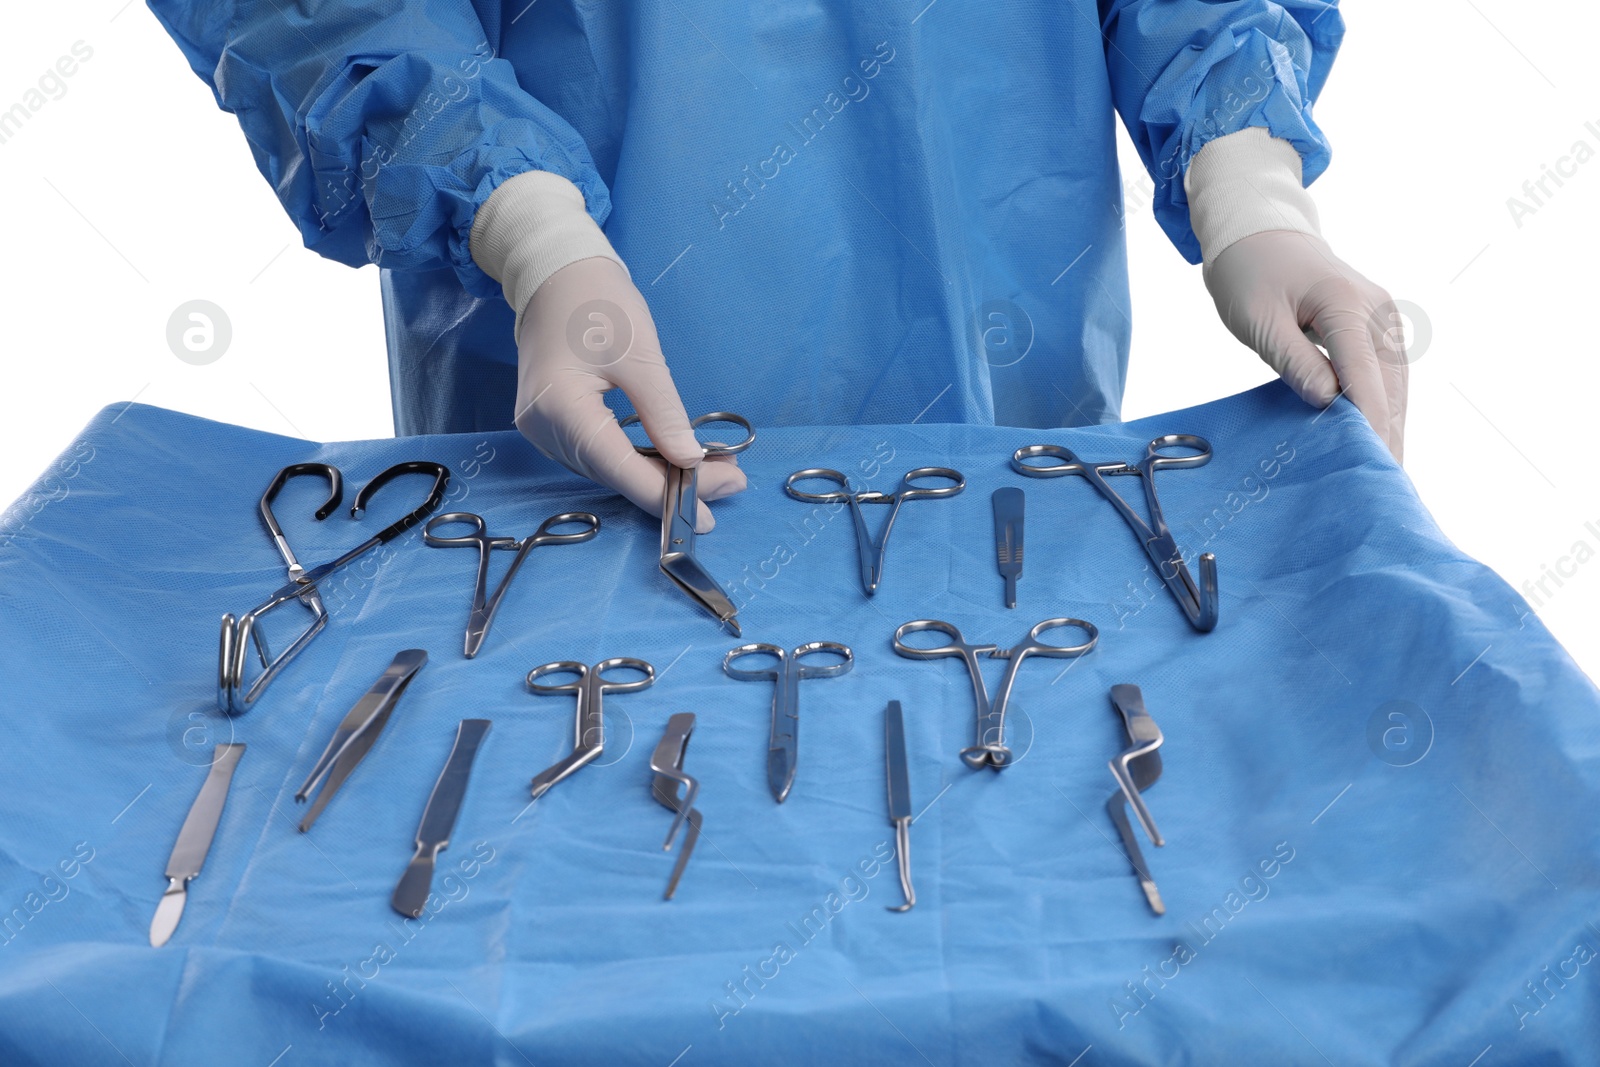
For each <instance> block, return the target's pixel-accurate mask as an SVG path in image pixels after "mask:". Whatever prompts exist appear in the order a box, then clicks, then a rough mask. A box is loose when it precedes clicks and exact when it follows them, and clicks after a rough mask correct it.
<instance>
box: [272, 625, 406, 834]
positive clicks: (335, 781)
mask: <svg viewBox="0 0 1600 1067" xmlns="http://www.w3.org/2000/svg"><path fill="white" fill-rule="evenodd" d="M427 662H428V654H427V653H426V652H424V651H423V650H422V649H420V648H408V649H406V650H405V651H404V652H401V653H400V654H399V655H397V656H395V658H394V660H393V661H392V662H391V663H390V664H389V668H388V670H386V671H384V672H383V674H382V675H381V676H379V678H378V680H377V681H376V682H374V683H373V686H372V688H371V689H368V690H367V693H366V695H365V696H363V697H362V698H361V699H360V700H358V701H356V705H355V707H353V708H351V709H350V712H349V714H347V715H346V716H345V717H344V721H343V722H341V723H339V727H338V729H336V730H334V731H333V737H332V738H330V739H329V741H328V747H327V748H325V749H323V750H322V756H321V758H319V759H318V760H317V763H316V766H314V767H312V768H311V773H310V774H309V775H308V776H307V777H306V780H305V781H304V782H302V783H301V784H300V791H299V792H297V793H296V794H295V795H294V799H295V802H296V803H298V804H304V803H305V802H306V798H307V797H309V796H310V795H311V791H312V790H313V789H315V788H316V787H317V783H318V782H319V781H321V780H322V779H323V778H324V777H326V778H327V781H326V782H324V783H323V786H322V791H321V792H319V793H318V794H317V799H316V800H315V801H313V802H312V804H311V810H309V811H307V812H306V817H305V818H304V819H301V820H300V832H301V833H305V832H306V831H307V830H309V829H311V824H312V823H314V822H316V821H317V816H318V815H321V814H322V809H323V808H325V807H327V806H328V801H330V800H332V799H333V795H334V794H335V793H337V792H338V791H339V787H340V786H341V785H343V784H344V780H345V779H346V778H348V777H350V772H351V771H353V770H355V769H356V764H358V763H360V762H361V760H362V758H363V757H364V756H366V754H367V753H368V752H369V751H370V750H371V749H372V746H373V745H374V744H375V743H377V740H378V735H379V734H381V733H382V732H383V728H384V726H385V725H386V724H387V723H388V722H389V716H390V714H391V713H392V712H393V711H394V708H395V705H396V704H398V703H399V702H400V698H401V697H402V696H403V695H404V694H405V691H406V687H407V686H409V685H410V684H411V679H412V678H414V677H416V674H417V672H418V671H419V670H421V669H422V666H423V664H425V663H427Z"/></svg>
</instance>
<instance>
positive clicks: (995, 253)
mask: <svg viewBox="0 0 1600 1067" xmlns="http://www.w3.org/2000/svg"><path fill="white" fill-rule="evenodd" d="M149 3H150V7H151V8H152V9H153V10H154V12H155V13H156V15H157V17H158V18H160V20H161V21H162V23H163V24H164V25H165V26H166V28H167V30H168V31H169V32H170V33H171V35H172V36H173V38H174V39H175V40H176V41H177V43H178V45H179V47H180V48H181V49H182V50H183V53H184V55H185V56H186V57H187V58H188V60H189V63H190V65H191V66H192V67H193V69H194V70H195V72H196V73H197V74H199V75H200V77H201V78H202V79H204V80H205V81H206V82H207V83H208V84H209V85H210V86H211V88H212V90H213V91H214V93H215V95H216V98H217V101H218V103H219V104H220V105H221V106H222V107H223V108H224V109H226V110H228V111H230V112H232V113H234V114H235V115H237V116H238V119H239V123H240V125H241V126H242V127H243V129H244V133H245V137H246V139H247V140H248V141H249V144H250V148H251V150H252V151H253V152H254V154H255V158H256V162H257V164H258V166H259V167H260V170H261V172H262V174H263V175H264V176H265V177H266V178H267V180H268V181H270V182H271V183H272V186H273V189H274V190H275V192H276V193H277V195H278V198H279V199H280V200H281V201H282V203H283V206H284V208H285V209H286V210H287V211H288V212H289V215H290V216H291V217H292V218H293V219H294V222H295V224H296V225H297V226H298V227H299V229H300V233H301V235H302V237H303V238H304V241H305V244H306V246H307V247H309V248H312V249H314V250H316V251H317V252H319V253H321V254H322V255H324V256H328V257H330V258H333V259H336V260H339V261H340V262H344V263H349V264H352V265H360V264H364V263H376V264H377V265H378V266H379V267H380V268H381V273H382V289H383V307H384V323H385V327H386V330H387V334H388V347H389V362H390V380H391V386H392V391H393V398H394V415H395V428H396V431H397V432H398V433H401V434H414V433H437V432H456V431H471V430H486V429H501V428H509V427H510V425H512V423H515V425H516V426H517V427H518V428H519V429H520V430H521V431H522V432H523V434H524V435H525V436H527V438H528V439H529V440H530V441H532V442H533V444H534V445H535V446H537V447H538V448H539V449H540V450H541V451H542V452H544V453H545V454H546V455H548V456H550V457H552V458H554V459H556V460H559V461H560V462H562V463H564V464H566V465H567V466H568V467H570V468H571V469H573V470H575V471H577V472H579V473H581V474H583V475H585V476H587V477H590V478H592V479H594V480H595V481H598V482H601V483H603V484H605V485H608V486H611V487H612V488H614V489H616V490H617V491H618V492H620V493H622V494H623V495H625V496H627V497H628V498H629V499H631V500H633V501H634V502H635V503H636V504H638V505H639V506H640V507H642V508H645V509H646V510H650V511H658V510H659V508H660V504H661V498H662V490H663V481H662V473H661V468H660V465H659V461H653V460H649V459H646V458H644V457H642V456H640V455H638V454H637V453H636V452H635V451H634V449H633V448H632V447H631V445H630V444H629V442H628V440H627V438H626V436H625V435H624V433H623V431H622V430H621V429H620V428H618V426H617V425H616V420H615V418H614V412H627V411H636V412H637V413H638V414H639V415H640V416H641V421H642V422H643V424H644V427H645V429H646V431H647V432H648V433H649V435H650V437H651V438H652V440H653V441H654V442H655V443H656V444H657V445H658V447H659V448H660V450H661V452H662V453H663V455H665V456H666V457H667V458H669V459H671V460H672V461H674V462H676V463H679V464H681V465H685V466H687V465H693V464H695V463H698V462H700V451H699V449H698V447H697V446H696V445H695V441H694V437H693V434H692V432H691V430H690V427H689V423H688V416H687V415H686V411H687V412H688V413H689V414H696V415H697V414H700V413H702V412H708V411H713V410H729V411H737V412H740V413H742V414H744V415H745V416H747V417H749V418H750V419H751V420H752V421H754V422H755V423H757V424H758V425H760V424H768V425H771V424H838V423H861V422H868V423H906V422H912V421H916V420H922V421H926V422H964V423H979V424H995V423H999V424H1005V425H1015V426H1071V425H1083V424H1091V423H1101V422H1108V421H1114V420H1115V419H1116V418H1117V417H1118V406H1119V403H1120V401H1121V395H1122V389H1123V384H1124V372H1125V369H1126V363H1127V357H1128V346H1129V333H1130V324H1131V316H1132V309H1131V305H1130V301H1129V294H1128V276H1127V263H1126V251H1125V246H1124V242H1123V233H1122V220H1123V214H1122V186H1121V182H1120V178H1119V174H1118V167H1117V160H1116V151H1115V143H1114V131H1113V126H1112V123H1113V121H1114V117H1113V113H1114V112H1115V113H1116V114H1120V115H1121V117H1122V121H1123V122H1124V124H1125V125H1126V127H1127V129H1128V132H1129V134H1130V135H1131V136H1132V139H1133V142H1134V144H1135V145H1137V147H1138V150H1139V154H1140V157H1141V159H1142V160H1143V162H1144V164H1145V166H1146V168H1147V169H1148V171H1149V173H1150V177H1151V179H1152V180H1153V181H1154V183H1155V217H1156V220H1157V221H1158V222H1159V224H1160V225H1161V226H1162V228H1163V229H1164V230H1165V231H1166V233H1167V235H1168V236H1169V237H1170V238H1171V239H1172V241H1173V243H1174V244H1175V245H1176V246H1177V248H1178V250H1179V252H1181V253H1182V254H1183V255H1184V256H1185V257H1187V258H1188V259H1189V260H1190V261H1191V262H1196V263H1203V264H1204V267H1203V271H1202V274H1203V279H1204V282H1205V284H1206V286H1207V287H1208V289H1209V290H1210V292H1211V294H1212V295H1213V297H1214V299H1215V302H1216V305H1217V308H1218V311H1219V312H1220V313H1221V315H1222V317H1223V319H1224V321H1225V322H1226V324H1227V326H1228V328H1229V329H1230V330H1231V331H1232V332H1233V333H1234V335H1235V336H1236V337H1238V338H1239V340H1241V341H1242V342H1244V343H1245V344H1246V345H1248V346H1249V347H1251V348H1252V349H1254V350H1255V351H1256V352H1257V353H1258V354H1259V355H1260V357H1261V358H1262V359H1264V360H1265V361H1266V362H1267V363H1269V364H1270V365H1271V366H1272V367H1273V368H1274V369H1275V370H1276V371H1277V372H1278V373H1279V374H1280V375H1281V376H1282V377H1283V378H1284V379H1285V381H1287V382H1288V384H1289V385H1290V386H1291V387H1292V388H1293V389H1294V390H1295V391H1296V392H1297V393H1298V394H1299V395H1300V396H1301V397H1303V398H1304V399H1305V400H1306V401H1307V402H1309V403H1311V404H1315V405H1326V404H1329V403H1331V402H1332V401H1333V400H1334V399H1335V398H1336V397H1337V396H1338V395H1340V394H1341V393H1343V394H1344V395H1346V396H1348V397H1349V398H1350V399H1351V400H1352V401H1354V402H1355V404H1356V405H1357V406H1358V407H1359V408H1360V410H1361V411H1362V412H1363V413H1365V415H1366V417H1367V419H1368V421H1369V422H1370V423H1371V424H1372V427H1373V429H1374V430H1375V431H1376V432H1377V433H1378V435H1379V436H1380V437H1381V438H1382V439H1383V441H1384V442H1385V443H1386V444H1387V445H1388V446H1389V448H1390V449H1391V451H1393V452H1394V453H1395V455H1396V457H1398V456H1399V455H1400V450H1401V440H1402V429H1403V423H1404V415H1405V360H1404V358H1403V353H1402V352H1400V350H1399V349H1398V346H1397V345H1396V344H1395V343H1394V341H1393V340H1392V335H1391V333H1390V332H1389V331H1391V329H1392V324H1393V320H1392V316H1391V312H1392V304H1391V303H1390V302H1389V298H1388V296H1387V294H1385V293H1384V292H1383V291H1382V290H1381V289H1380V288H1378V287H1377V286H1376V285H1374V284H1373V283H1371V282H1369V281H1368V280H1367V279H1366V278H1365V277H1363V276H1362V275H1361V274H1359V273H1357V272H1356V271H1355V270H1354V269H1352V268H1351V267H1349V266H1348V265H1347V264H1345V263H1344V262H1343V261H1342V260H1340V259H1339V258H1338V257H1337V256H1336V255H1335V254H1334V252H1333V251H1332V250H1331V249H1330V248H1329V246H1328V244H1327V243H1326V242H1325V241H1324V240H1323V239H1322V237H1321V236H1320V233H1319V229H1318V220H1317V212H1316V208H1315V206H1314V205H1313V204H1312V202H1311V200H1310V198H1309V196H1308V195H1307V193H1306V191H1305V185H1306V184H1307V183H1309V182H1310V181H1311V180H1312V179H1314V178H1315V177H1317V175H1319V174H1320V173H1321V172H1322V171H1323V170H1324V168H1326V166H1327V165H1328V160H1329V150H1328V144H1327V141H1326V139H1325V138H1324V136H1323V134H1322V132H1321V131H1320V130H1319V129H1318V127H1317V125H1316V123H1315V122H1314V121H1313V120H1312V103H1313V101H1314V99H1315V98H1316V96H1317V94H1318V92H1319V91H1320V90H1321V89H1322V86H1323V83H1324V82H1325V81H1326V79H1327V77H1328V70H1329V67H1330V65H1331V64H1332V62H1333V58H1334V55H1335V53H1336V52H1337V50H1338V47H1339V43H1340V40H1341V38H1342V36H1343V31H1344V24H1343V20H1342V19H1341V17H1340V14H1339V12H1338V11H1337V10H1336V5H1335V3H1332V2H1323V0H1278V2H1273V0H1098V3H1096V2H1094V0H1018V2H1012V3H1004V4H972V3H964V2H957V0H943V2H938V0H934V2H932V3H929V2H928V0H909V2H907V3H902V2H899V0H883V2H871V3H868V2H857V0H810V2H799V0H795V2H777V0H538V2H537V3H534V2H530V0H510V2H509V3H505V4H501V3H499V2H498V0H299V2H297V3H293V4H287V3H282V2H279V0H209V2H203V3H202V2H199V0H149ZM1313 340H1316V341H1320V342H1321V345H1322V347H1321V348H1319V347H1318V345H1317V344H1315V343H1313ZM1324 349H1325V352H1324ZM1173 358H1195V359H1201V358H1221V357H1219V356H1208V355H1205V354H1204V353H1202V352H1200V351H1196V352H1194V353H1179V354H1174V357H1173ZM669 368H670V371H669ZM608 405H609V406H608ZM744 484H745V483H744V477H743V475H742V474H741V473H740V472H739V469H738V466H737V464H736V462H734V461H733V460H732V459H731V458H730V459H723V460H717V461H708V462H707V463H706V464H705V467H704V469H703V470H702V473H701V476H700V479H699V487H700V494H701V499H702V501H705V500H715V499H717V498H719V497H723V496H726V495H728V494H731V493H734V492H737V491H738V490H740V489H742V488H743V487H744ZM711 524H712V520H711V515H710V512H709V510H708V509H707V508H706V507H705V506H704V503H702V504H701V505H700V510H699V526H700V528H701V529H702V530H704V529H709V528H710V526H711Z"/></svg>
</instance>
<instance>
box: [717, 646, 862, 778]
mask: <svg viewBox="0 0 1600 1067" xmlns="http://www.w3.org/2000/svg"><path fill="white" fill-rule="evenodd" d="M819 653H826V654H828V655H831V656H839V657H842V658H841V660H840V662H838V663H829V664H826V665H820V664H819V665H812V666H807V665H806V664H805V663H803V662H801V661H802V660H804V659H805V657H807V656H811V655H816V654H819ZM745 656H773V657H775V658H776V659H777V661H778V665H777V666H776V667H766V668H761V667H755V668H751V667H735V666H734V665H733V664H734V661H735V660H739V659H743V658H744V657H745ZM854 663H855V655H854V654H853V653H852V652H851V651H850V649H849V647H848V646H846V645H841V644H839V643H838V642H835V641H812V642H811V643H810V644H805V645H801V646H800V647H799V648H797V649H795V650H794V651H793V652H785V651H784V650H783V649H781V648H779V647H778V646H777V645H763V644H753V645H740V646H739V647H738V648H736V649H733V650H732V651H731V652H729V653H728V654H727V655H726V656H725V657H723V660H722V670H723V672H724V673H725V674H727V676H728V677H729V678H737V679H738V680H739V681H741V682H775V683H776V688H775V689H774V690H773V692H772V734H771V737H770V739H769V740H768V742H767V788H769V789H771V790H772V798H773V799H774V800H776V801H777V802H778V803H779V804H782V803H783V802H784V801H785V800H787V799H788V797H789V789H790V788H791V787H792V786H793V785H794V772H795V765H796V763H797V761H798V759H799V755H800V682H801V679H804V678H833V677H835V676H837V675H840V674H846V673H848V672H849V670H850V668H851V666H853V665H854Z"/></svg>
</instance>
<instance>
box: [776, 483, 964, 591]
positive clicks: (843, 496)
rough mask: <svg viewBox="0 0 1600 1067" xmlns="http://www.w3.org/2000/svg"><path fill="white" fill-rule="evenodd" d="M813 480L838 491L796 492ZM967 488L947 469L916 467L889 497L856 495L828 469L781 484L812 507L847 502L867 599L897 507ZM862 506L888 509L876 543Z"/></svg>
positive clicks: (880, 569)
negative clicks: (935, 481)
mask: <svg viewBox="0 0 1600 1067" xmlns="http://www.w3.org/2000/svg"><path fill="white" fill-rule="evenodd" d="M812 478H819V479H822V480H824V481H829V482H836V483H837V484H838V485H839V486H840V488H839V490H836V491H830V492H826V493H803V492H801V491H800V490H798V489H796V488H795V483H796V482H801V481H806V480H808V479H812ZM919 478H947V479H949V480H950V481H952V482H954V483H955V484H954V485H938V486H923V485H917V484H916V483H917V480H918V479H919ZM966 487H967V482H966V479H965V478H963V477H962V476H961V472H960V471H954V470H951V469H950V468H949V467H918V468H917V469H916V470H913V471H907V472H906V474H905V476H904V477H902V478H901V479H900V484H899V485H898V486H897V487H896V488H895V490H894V492H892V493H882V492H878V491H876V490H863V491H861V492H857V491H855V490H854V489H853V488H851V485H850V479H849V478H847V477H845V476H844V475H843V474H841V473H840V472H838V471H836V470H829V469H828V468H827V467H809V468H807V469H806V470H803V471H795V472H794V473H793V474H791V475H789V478H788V480H787V481H785V482H784V483H783V489H784V492H786V493H788V494H789V495H790V496H792V497H794V498H795V499H796V500H804V501H806V502H807V503H812V504H833V503H839V502H843V501H849V503H850V517H851V518H852V519H853V520H854V521H855V527H856V555H857V557H858V559H859V562H860V565H861V588H862V590H863V591H864V592H865V593H866V594H867V595H868V596H872V595H873V594H874V593H876V592H877V591H878V583H879V582H881V581H882V580H883V559H884V556H885V555H887V554H888V551H889V532H890V531H891V530H893V529H894V520H895V518H896V516H898V515H899V514H900V505H901V504H903V503H905V502H906V501H907V500H915V499H917V498H919V497H944V496H955V495H956V494H957V493H959V492H961V490H963V489H965V488H966ZM862 504H888V505H890V508H889V520H888V521H887V522H885V523H884V524H883V533H881V534H879V535H878V537H877V538H876V539H874V538H873V536H872V534H871V533H870V532H869V531H868V530H867V519H866V515H865V514H864V513H863V512H862V510H861V505H862Z"/></svg>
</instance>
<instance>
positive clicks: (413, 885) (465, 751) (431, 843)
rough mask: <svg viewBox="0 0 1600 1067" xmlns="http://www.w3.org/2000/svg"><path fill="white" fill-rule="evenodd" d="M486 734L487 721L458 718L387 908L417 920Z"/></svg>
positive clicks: (424, 903)
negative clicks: (452, 741)
mask: <svg viewBox="0 0 1600 1067" xmlns="http://www.w3.org/2000/svg"><path fill="white" fill-rule="evenodd" d="M488 733H489V720H488V719H462V720H461V724H460V725H459V726H457V727H456V740H455V744H454V745H452V746H451V748H450V756H449V758H448V759H446V760H445V762H444V770H442V771H440V772H439V780H438V781H436V782H434V783H433V792H432V793H430V794H429V795H428V806H427V807H426V808H424V809H422V822H421V823H420V824H419V825H418V826H417V838H416V851H415V852H414V853H412V856H411V862H410V863H408V864H407V865H406V869H405V873H404V874H402V875H401V876H400V883H399V884H398V885H396V886H395V887H394V896H392V897H390V898H389V906H390V907H392V908H394V910H395V911H398V912H399V913H400V914H401V915H408V916H410V917H411V918H413V919H416V918H420V917H421V915H422V910H423V908H424V907H425V906H426V905H427V903H428V893H429V892H430V891H431V890H432V888H433V866H434V863H435V861H437V860H438V858H439V853H441V852H443V851H444V850H445V849H446V848H448V847H449V845H450V833H451V831H452V830H454V829H455V825H456V816H457V815H458V814H460V812H461V803H462V801H463V800H465V799H466V796H467V781H468V779H470V778H471V777H472V762H473V760H475V759H477V758H478V746H479V745H481V744H482V743H483V739H484V737H486V736H487V735H488Z"/></svg>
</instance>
